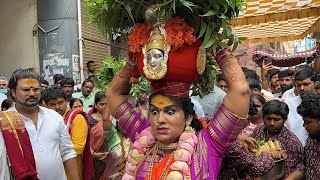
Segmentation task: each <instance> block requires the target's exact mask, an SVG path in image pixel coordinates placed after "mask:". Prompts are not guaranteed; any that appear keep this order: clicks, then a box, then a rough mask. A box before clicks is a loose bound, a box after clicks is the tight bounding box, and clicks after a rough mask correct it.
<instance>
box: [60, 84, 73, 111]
mask: <svg viewBox="0 0 320 180" xmlns="http://www.w3.org/2000/svg"><path fill="white" fill-rule="evenodd" d="M60 85H61V88H62V89H63V91H64V93H65V94H66V101H67V104H68V105H69V102H70V101H71V100H72V99H73V97H72V93H73V87H74V81H73V79H72V78H64V79H62V81H61V83H60Z"/></svg>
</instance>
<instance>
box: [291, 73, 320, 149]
mask: <svg viewBox="0 0 320 180" xmlns="http://www.w3.org/2000/svg"><path fill="white" fill-rule="evenodd" d="M294 79H295V88H296V89H297V92H298V94H299V96H296V97H294V98H290V99H287V100H286V101H285V102H286V103H287V104H288V106H289V109H290V111H289V115H288V121H287V122H286V127H287V128H288V129H289V130H290V131H291V132H293V133H294V134H295V135H296V136H297V137H298V138H299V140H300V141H301V143H302V144H303V145H305V143H306V140H307V137H308V134H307V131H306V129H305V128H304V127H303V119H302V117H301V116H300V115H299V114H298V113H297V107H298V106H299V105H300V104H301V101H302V99H304V98H305V97H307V96H308V95H312V94H315V93H316V92H315V82H316V81H317V74H316V72H315V71H314V70H313V69H312V68H304V69H302V70H301V71H299V72H297V73H296V75H295V77H294Z"/></svg>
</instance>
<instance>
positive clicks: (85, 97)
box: [72, 80, 94, 113]
mask: <svg viewBox="0 0 320 180" xmlns="http://www.w3.org/2000/svg"><path fill="white" fill-rule="evenodd" d="M93 88H94V84H93V82H92V81H90V80H85V81H83V83H82V85H81V92H78V93H74V94H73V95H72V96H73V97H74V98H79V99H81V100H82V102H83V111H84V112H86V113H88V112H89V110H90V109H91V108H92V107H93V105H94V94H93V93H92V90H93Z"/></svg>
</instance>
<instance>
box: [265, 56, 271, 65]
mask: <svg viewBox="0 0 320 180" xmlns="http://www.w3.org/2000/svg"><path fill="white" fill-rule="evenodd" d="M269 63H272V59H271V58H269V57H268V58H265V59H264V65H267V64H269Z"/></svg>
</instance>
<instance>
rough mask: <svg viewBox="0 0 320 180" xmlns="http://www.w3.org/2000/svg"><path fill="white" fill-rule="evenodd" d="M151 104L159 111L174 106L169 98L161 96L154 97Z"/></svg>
mask: <svg viewBox="0 0 320 180" xmlns="http://www.w3.org/2000/svg"><path fill="white" fill-rule="evenodd" d="M151 104H152V105H153V106H155V107H157V108H159V109H163V108H164V107H167V106H171V105H175V103H174V101H172V100H171V99H170V98H168V97H166V96H162V95H156V96H155V97H153V98H152V100H151Z"/></svg>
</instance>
